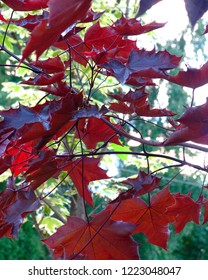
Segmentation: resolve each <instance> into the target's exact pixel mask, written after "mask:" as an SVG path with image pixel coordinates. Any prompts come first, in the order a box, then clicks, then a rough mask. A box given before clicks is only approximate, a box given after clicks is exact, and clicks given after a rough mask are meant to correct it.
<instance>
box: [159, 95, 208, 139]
mask: <svg viewBox="0 0 208 280" xmlns="http://www.w3.org/2000/svg"><path fill="white" fill-rule="evenodd" d="M207 112H208V100H207V102H206V103H205V104H203V105H200V106H196V107H190V108H187V109H186V111H185V113H184V114H183V115H182V116H181V117H180V118H179V119H178V120H177V121H178V122H180V123H181V125H180V126H178V127H177V128H176V130H175V132H173V133H171V134H170V135H169V137H168V139H167V140H166V141H165V142H164V145H175V144H179V143H182V142H185V141H194V142H197V143H201V144H207V143H208V129H207V122H208V120H207Z"/></svg>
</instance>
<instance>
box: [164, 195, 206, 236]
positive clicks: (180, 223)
mask: <svg viewBox="0 0 208 280" xmlns="http://www.w3.org/2000/svg"><path fill="white" fill-rule="evenodd" d="M173 197H174V199H175V204H173V205H171V206H170V207H169V208H168V209H167V212H166V214H167V215H172V216H175V221H174V222H173V224H174V226H175V229H176V233H179V232H181V231H182V230H183V228H184V227H185V225H186V224H187V223H188V222H190V221H193V222H195V223H196V224H199V220H200V212H201V207H202V198H199V199H198V200H197V201H194V200H193V199H192V198H191V197H190V194H180V193H177V194H174V195H173Z"/></svg>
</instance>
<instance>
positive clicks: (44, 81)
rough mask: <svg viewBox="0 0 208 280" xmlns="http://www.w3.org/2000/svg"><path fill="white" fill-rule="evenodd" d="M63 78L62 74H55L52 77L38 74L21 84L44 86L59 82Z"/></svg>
mask: <svg viewBox="0 0 208 280" xmlns="http://www.w3.org/2000/svg"><path fill="white" fill-rule="evenodd" d="M63 78H64V72H60V73H56V74H54V75H53V76H52V77H51V76H49V75H46V74H38V75H36V77H35V78H31V79H29V80H27V81H23V82H21V84H25V85H34V86H45V85H51V84H55V83H57V82H60V81H61V80H62V79H63Z"/></svg>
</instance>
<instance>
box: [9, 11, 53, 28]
mask: <svg viewBox="0 0 208 280" xmlns="http://www.w3.org/2000/svg"><path fill="white" fill-rule="evenodd" d="M47 17H48V14H47V13H46V12H44V13H43V14H42V15H27V16H26V17H25V18H21V19H18V20H12V21H11V23H13V24H15V25H17V26H21V27H24V28H25V29H27V30H28V31H30V32H31V31H32V30H33V29H34V28H35V27H36V26H37V25H38V24H39V23H40V22H41V20H43V19H45V18H47Z"/></svg>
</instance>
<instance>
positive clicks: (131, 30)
mask: <svg viewBox="0 0 208 280" xmlns="http://www.w3.org/2000/svg"><path fill="white" fill-rule="evenodd" d="M164 26H165V23H157V22H155V21H154V22H151V23H149V24H145V25H142V24H141V22H140V21H138V20H136V19H135V18H131V19H126V18H125V17H124V16H123V15H122V17H121V18H120V19H118V20H117V21H116V22H115V23H114V25H113V28H114V29H115V30H116V31H117V32H118V33H119V34H120V35H122V36H132V35H139V34H144V33H147V32H149V31H152V30H155V29H157V28H161V27H164Z"/></svg>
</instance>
